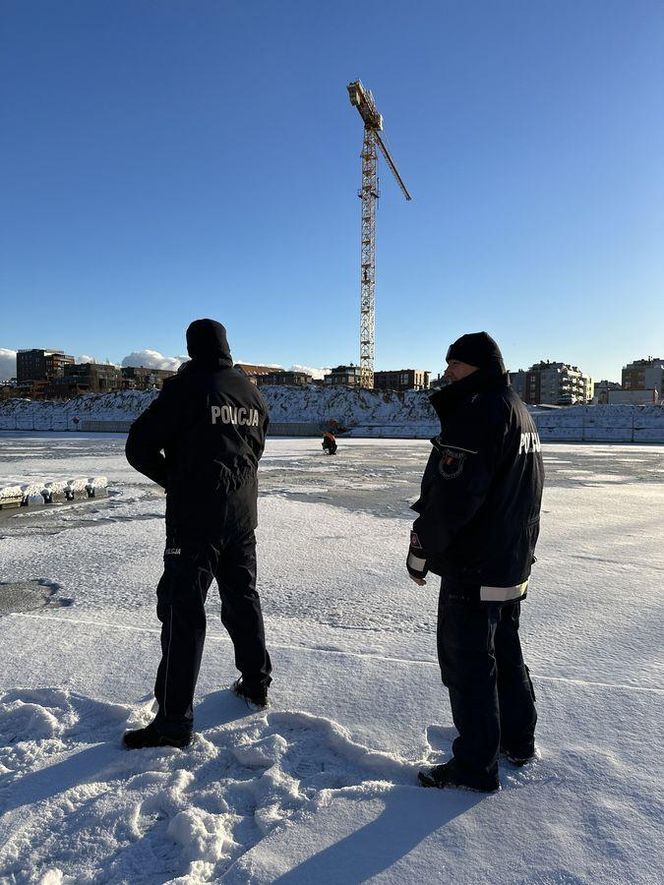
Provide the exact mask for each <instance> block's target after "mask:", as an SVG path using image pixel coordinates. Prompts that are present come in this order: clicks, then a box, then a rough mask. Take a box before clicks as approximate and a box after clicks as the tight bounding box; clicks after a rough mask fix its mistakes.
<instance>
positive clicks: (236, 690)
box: [231, 676, 267, 707]
mask: <svg viewBox="0 0 664 885" xmlns="http://www.w3.org/2000/svg"><path fill="white" fill-rule="evenodd" d="M231 691H232V692H233V694H235V695H237V696H238V697H239V698H244V699H245V701H249V702H250V703H251V704H255V706H257V707H267V686H265V685H255V686H253V685H252V686H250V685H246V684H245V682H244V680H243V678H242V676H240V678H239V679H236V681H235V682H234V683H233V685H232V686H231Z"/></svg>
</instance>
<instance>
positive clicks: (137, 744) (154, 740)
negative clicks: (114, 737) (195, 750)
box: [122, 722, 192, 750]
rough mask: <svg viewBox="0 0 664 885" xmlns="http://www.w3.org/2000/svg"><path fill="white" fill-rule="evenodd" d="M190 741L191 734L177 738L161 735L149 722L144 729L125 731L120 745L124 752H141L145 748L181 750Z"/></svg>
mask: <svg viewBox="0 0 664 885" xmlns="http://www.w3.org/2000/svg"><path fill="white" fill-rule="evenodd" d="M191 739H192V735H191V733H188V734H187V733H184V734H181V735H177V736H175V735H169V734H162V732H160V731H159V730H158V729H157V726H156V725H155V724H154V722H151V723H150V724H149V725H146V727H145V728H137V729H136V730H135V731H125V733H124V735H123V736H122V745H123V746H124V748H125V749H126V750H143V749H144V748H145V747H178V749H180V750H183V749H184V748H185V747H188V746H189V744H190V743H191Z"/></svg>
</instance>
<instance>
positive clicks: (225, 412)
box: [210, 406, 258, 427]
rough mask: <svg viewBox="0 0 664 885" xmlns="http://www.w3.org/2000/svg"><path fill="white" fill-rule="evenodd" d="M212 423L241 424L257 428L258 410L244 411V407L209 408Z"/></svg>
mask: <svg viewBox="0 0 664 885" xmlns="http://www.w3.org/2000/svg"><path fill="white" fill-rule="evenodd" d="M210 415H211V418H212V423H213V424H216V423H217V421H220V422H221V423H222V424H243V425H245V426H246V427H258V409H245V408H244V406H210Z"/></svg>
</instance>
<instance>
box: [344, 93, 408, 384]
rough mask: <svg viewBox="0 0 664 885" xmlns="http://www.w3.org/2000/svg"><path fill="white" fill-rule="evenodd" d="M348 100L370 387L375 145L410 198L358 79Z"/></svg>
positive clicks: (364, 371)
mask: <svg viewBox="0 0 664 885" xmlns="http://www.w3.org/2000/svg"><path fill="white" fill-rule="evenodd" d="M347 89H348V95H349V97H350V103H351V104H352V105H354V106H355V107H356V108H357V110H358V113H359V114H360V116H361V117H362V120H363V121H364V143H363V146H362V154H361V156H362V187H361V188H360V190H359V192H358V196H359V197H360V199H361V200H362V230H361V235H360V237H361V239H360V242H361V253H360V255H361V257H360V386H361V387H368V388H373V386H374V356H375V350H376V346H375V338H376V202H377V200H378V196H379V194H378V157H377V152H376V147H377V146H378V147H379V148H380V152H381V154H382V155H383V157H384V158H385V161H386V163H387V165H388V166H389V167H390V170H391V171H392V174H393V175H394V177H395V178H396V180H397V184H398V185H399V187H400V188H401V191H402V193H403V195H404V197H405V198H406V199H407V200H410V199H411V196H410V194H409V193H408V189H407V187H406V185H405V184H404V183H403V179H402V178H401V176H400V175H399V170H398V169H397V167H396V165H395V163H394V160H393V159H392V157H391V156H390V152H389V151H388V149H387V146H386V145H385V142H384V141H383V139H382V138H381V136H380V133H381V131H382V129H383V116H382V114H379V113H378V110H377V108H376V102H375V101H374V97H373V95H372V94H371V92H370V91H369V90H368V89H365V88H364V86H363V85H362V83H361V82H360V80H354V81H353V82H352V83H349V84H348V86H347Z"/></svg>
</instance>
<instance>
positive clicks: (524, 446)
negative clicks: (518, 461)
mask: <svg viewBox="0 0 664 885" xmlns="http://www.w3.org/2000/svg"><path fill="white" fill-rule="evenodd" d="M541 451H542V443H541V442H540V438H539V436H538V435H537V433H535V431H533V430H527V431H526V432H525V433H522V434H521V442H520V443H519V454H521V453H522V452H523V453H525V454H526V455H527V454H528V452H541Z"/></svg>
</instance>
